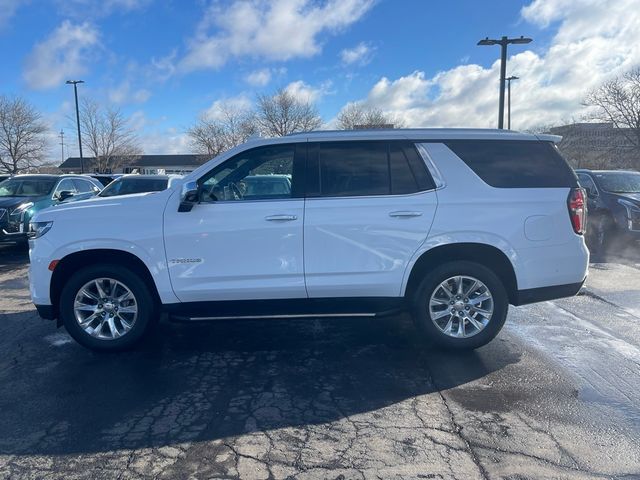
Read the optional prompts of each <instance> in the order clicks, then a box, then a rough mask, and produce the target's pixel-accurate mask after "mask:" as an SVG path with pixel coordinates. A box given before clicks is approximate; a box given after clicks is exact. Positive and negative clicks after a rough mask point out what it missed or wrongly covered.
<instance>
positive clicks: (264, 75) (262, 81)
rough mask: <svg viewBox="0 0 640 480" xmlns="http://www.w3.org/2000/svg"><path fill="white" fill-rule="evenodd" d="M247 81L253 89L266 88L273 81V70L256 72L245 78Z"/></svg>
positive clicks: (266, 69) (265, 69) (264, 69)
mask: <svg viewBox="0 0 640 480" xmlns="http://www.w3.org/2000/svg"><path fill="white" fill-rule="evenodd" d="M245 81H246V82H247V83H248V84H249V85H251V86H252V87H264V86H265V85H267V84H268V83H269V82H270V81H271V70H269V69H268V68H263V69H261V70H254V71H253V72H251V73H250V74H249V75H247V76H246V77H245Z"/></svg>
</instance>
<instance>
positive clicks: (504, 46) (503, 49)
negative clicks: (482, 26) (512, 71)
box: [478, 36, 533, 128]
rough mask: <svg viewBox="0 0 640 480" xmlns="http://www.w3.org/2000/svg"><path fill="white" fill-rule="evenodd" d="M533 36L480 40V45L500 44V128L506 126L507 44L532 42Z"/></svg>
mask: <svg viewBox="0 0 640 480" xmlns="http://www.w3.org/2000/svg"><path fill="white" fill-rule="evenodd" d="M532 41H533V40H532V39H531V38H527V37H523V36H520V38H507V37H505V36H503V37H502V38H500V40H495V39H490V38H489V37H487V38H485V39H484V40H480V41H479V42H478V45H482V46H485V45H500V47H501V52H500V53H501V56H500V104H499V106H498V128H504V82H505V76H506V72H507V45H509V44H510V43H515V44H525V43H531V42H532Z"/></svg>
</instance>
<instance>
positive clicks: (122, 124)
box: [80, 99, 142, 172]
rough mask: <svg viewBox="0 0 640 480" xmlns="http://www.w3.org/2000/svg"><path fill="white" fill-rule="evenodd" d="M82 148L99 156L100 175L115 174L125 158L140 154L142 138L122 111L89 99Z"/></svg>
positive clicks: (84, 109)
mask: <svg viewBox="0 0 640 480" xmlns="http://www.w3.org/2000/svg"><path fill="white" fill-rule="evenodd" d="M80 129H81V132H82V145H83V146H85V147H86V148H87V149H88V150H89V151H90V152H91V154H92V155H93V157H95V165H94V166H93V167H94V169H96V170H97V171H98V172H112V171H114V170H115V169H116V168H117V167H119V166H120V165H121V164H122V162H123V161H124V160H125V159H129V160H131V159H133V158H135V157H136V156H138V155H140V153H141V151H142V150H141V148H140V147H139V145H138V138H137V136H136V134H135V132H134V130H133V129H132V128H131V126H130V125H129V120H128V119H127V118H126V117H125V116H124V115H123V114H122V112H121V111H120V110H117V109H112V108H103V107H102V106H101V105H100V104H98V103H97V102H95V101H93V100H88V99H85V100H83V102H82V105H81V108H80Z"/></svg>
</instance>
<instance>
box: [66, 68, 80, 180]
mask: <svg viewBox="0 0 640 480" xmlns="http://www.w3.org/2000/svg"><path fill="white" fill-rule="evenodd" d="M79 83H84V80H67V85H73V93H74V95H75V97H76V122H77V124H78V150H80V173H84V159H83V158H82V137H81V136H80V110H79V108H78V84H79Z"/></svg>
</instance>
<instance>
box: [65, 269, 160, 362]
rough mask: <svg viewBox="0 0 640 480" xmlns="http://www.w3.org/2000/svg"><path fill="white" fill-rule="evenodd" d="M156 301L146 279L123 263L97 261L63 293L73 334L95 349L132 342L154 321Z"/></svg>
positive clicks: (112, 348) (111, 348)
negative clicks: (100, 262) (113, 263)
mask: <svg viewBox="0 0 640 480" xmlns="http://www.w3.org/2000/svg"><path fill="white" fill-rule="evenodd" d="M155 310H156V309H155V302H154V299H153V296H152V295H151V293H150V292H149V288H148V287H147V285H146V284H145V282H144V281H143V280H142V279H141V278H140V277H139V276H138V275H137V274H136V273H134V272H132V271H131V270H129V269H127V268H125V267H121V266H119V265H94V266H90V267H87V268H84V269H82V270H79V271H78V272H76V273H75V274H73V275H72V276H71V278H70V279H69V281H68V282H67V284H66V285H65V287H64V289H63V290H62V294H61V295H60V314H61V317H62V320H63V322H64V326H65V328H66V329H67V331H68V332H69V334H70V335H71V336H72V337H73V338H74V339H75V340H76V341H77V342H78V343H80V344H81V345H83V346H85V347H87V348H90V349H92V350H102V351H116V350H123V349H125V348H128V347H130V346H132V345H133V344H134V343H136V342H137V341H138V340H140V339H141V338H142V336H143V335H144V333H145V332H146V331H147V329H148V327H149V326H150V324H151V323H152V319H153V316H154V314H155Z"/></svg>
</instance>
